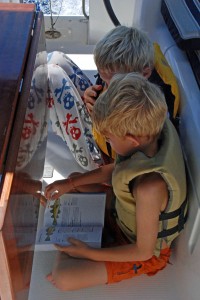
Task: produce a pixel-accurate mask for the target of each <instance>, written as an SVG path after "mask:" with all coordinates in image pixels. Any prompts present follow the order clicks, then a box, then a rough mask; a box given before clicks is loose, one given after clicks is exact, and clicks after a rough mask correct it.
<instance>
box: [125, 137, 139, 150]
mask: <svg viewBox="0 0 200 300" xmlns="http://www.w3.org/2000/svg"><path fill="white" fill-rule="evenodd" d="M126 138H127V140H129V142H130V143H131V144H132V145H133V147H134V148H135V147H138V146H139V145H140V142H139V140H138V139H137V138H136V137H135V136H134V135H131V134H127V135H126Z"/></svg>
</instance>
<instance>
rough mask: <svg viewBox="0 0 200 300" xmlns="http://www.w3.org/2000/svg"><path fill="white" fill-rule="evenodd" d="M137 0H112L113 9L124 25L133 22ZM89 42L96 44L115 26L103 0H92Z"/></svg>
mask: <svg viewBox="0 0 200 300" xmlns="http://www.w3.org/2000/svg"><path fill="white" fill-rule="evenodd" d="M136 2H137V0H123V1H120V0H111V1H110V3H111V5H112V8H113V11H114V13H115V15H116V17H117V18H118V20H119V22H120V23H121V24H122V25H127V26H131V25H132V23H133V14H134V7H135V3H136ZM89 4H90V17H89V27H88V43H89V44H96V42H97V41H99V40H100V38H102V36H103V35H105V34H106V33H107V32H108V31H109V30H111V29H112V28H114V24H113V23H112V21H111V20H110V17H109V16H108V13H107V11H106V8H105V6H104V3H103V1H102V0H90V3H89Z"/></svg>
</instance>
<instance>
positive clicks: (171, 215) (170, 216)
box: [159, 199, 187, 221]
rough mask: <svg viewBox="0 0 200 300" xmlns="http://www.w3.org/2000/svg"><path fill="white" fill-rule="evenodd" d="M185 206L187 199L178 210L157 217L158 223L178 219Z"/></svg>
mask: <svg viewBox="0 0 200 300" xmlns="http://www.w3.org/2000/svg"><path fill="white" fill-rule="evenodd" d="M186 205H187V199H185V201H184V202H183V203H182V204H181V206H180V207H179V208H178V209H176V210H174V211H171V212H168V213H161V214H160V217H159V221H164V220H168V219H173V218H176V217H178V216H179V215H181V213H182V212H183V213H184V211H185V207H186Z"/></svg>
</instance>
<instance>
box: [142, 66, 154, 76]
mask: <svg viewBox="0 0 200 300" xmlns="http://www.w3.org/2000/svg"><path fill="white" fill-rule="evenodd" d="M151 73H152V69H151V68H150V67H146V68H144V70H143V72H142V75H143V76H144V77H145V78H147V79H148V78H149V77H150V76H151Z"/></svg>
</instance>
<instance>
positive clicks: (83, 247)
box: [55, 238, 90, 258]
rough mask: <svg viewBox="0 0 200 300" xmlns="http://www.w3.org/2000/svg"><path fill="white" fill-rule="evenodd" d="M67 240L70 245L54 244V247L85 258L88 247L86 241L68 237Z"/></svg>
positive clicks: (73, 255)
mask: <svg viewBox="0 0 200 300" xmlns="http://www.w3.org/2000/svg"><path fill="white" fill-rule="evenodd" d="M68 241H69V242H70V244H71V245H69V246H60V245H55V247H56V248H57V249H58V250H59V251H62V252H65V253H66V254H68V255H69V256H72V257H76V258H87V250H88V249H89V248H90V247H89V246H88V245H87V244H86V243H84V242H82V241H80V240H77V239H74V238H69V239H68Z"/></svg>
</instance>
